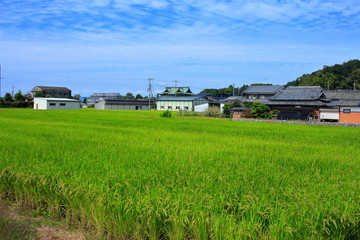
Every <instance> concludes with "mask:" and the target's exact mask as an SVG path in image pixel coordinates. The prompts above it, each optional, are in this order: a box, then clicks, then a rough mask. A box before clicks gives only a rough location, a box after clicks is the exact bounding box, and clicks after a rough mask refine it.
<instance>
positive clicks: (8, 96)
mask: <svg viewBox="0 0 360 240" xmlns="http://www.w3.org/2000/svg"><path fill="white" fill-rule="evenodd" d="M4 100H5V102H13V101H14V99H13V97H12V96H11V94H10V93H8V92H7V93H5V96H4Z"/></svg>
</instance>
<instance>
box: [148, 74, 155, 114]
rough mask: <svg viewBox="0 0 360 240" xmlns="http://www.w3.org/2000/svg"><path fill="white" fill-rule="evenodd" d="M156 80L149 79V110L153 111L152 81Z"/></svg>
mask: <svg viewBox="0 0 360 240" xmlns="http://www.w3.org/2000/svg"><path fill="white" fill-rule="evenodd" d="M152 80H154V79H153V78H151V77H149V78H148V81H149V88H148V91H149V110H151V103H150V102H151V98H153V95H152V86H151V81H152Z"/></svg>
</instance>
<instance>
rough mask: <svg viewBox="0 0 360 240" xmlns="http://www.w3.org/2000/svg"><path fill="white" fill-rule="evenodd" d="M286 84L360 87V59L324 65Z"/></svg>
mask: <svg viewBox="0 0 360 240" xmlns="http://www.w3.org/2000/svg"><path fill="white" fill-rule="evenodd" d="M285 86H321V87H322V88H323V89H329V90H334V89H360V60H358V59H354V60H350V61H347V62H344V63H342V64H335V65H333V66H324V67H323V69H321V70H317V71H315V72H313V73H310V74H303V75H302V76H301V77H298V78H297V79H296V80H294V81H291V82H288V83H287V84H286V85H285Z"/></svg>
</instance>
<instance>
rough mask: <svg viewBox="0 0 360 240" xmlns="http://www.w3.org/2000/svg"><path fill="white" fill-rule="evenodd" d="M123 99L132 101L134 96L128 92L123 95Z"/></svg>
mask: <svg viewBox="0 0 360 240" xmlns="http://www.w3.org/2000/svg"><path fill="white" fill-rule="evenodd" d="M125 98H126V99H134V95H133V94H132V93H131V92H128V93H127V94H126V95H125Z"/></svg>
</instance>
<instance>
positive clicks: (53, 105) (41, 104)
mask: <svg viewBox="0 0 360 240" xmlns="http://www.w3.org/2000/svg"><path fill="white" fill-rule="evenodd" d="M80 102H81V101H80V100H76V99H67V98H34V109H39V110H55V109H56V110H64V109H80Z"/></svg>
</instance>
